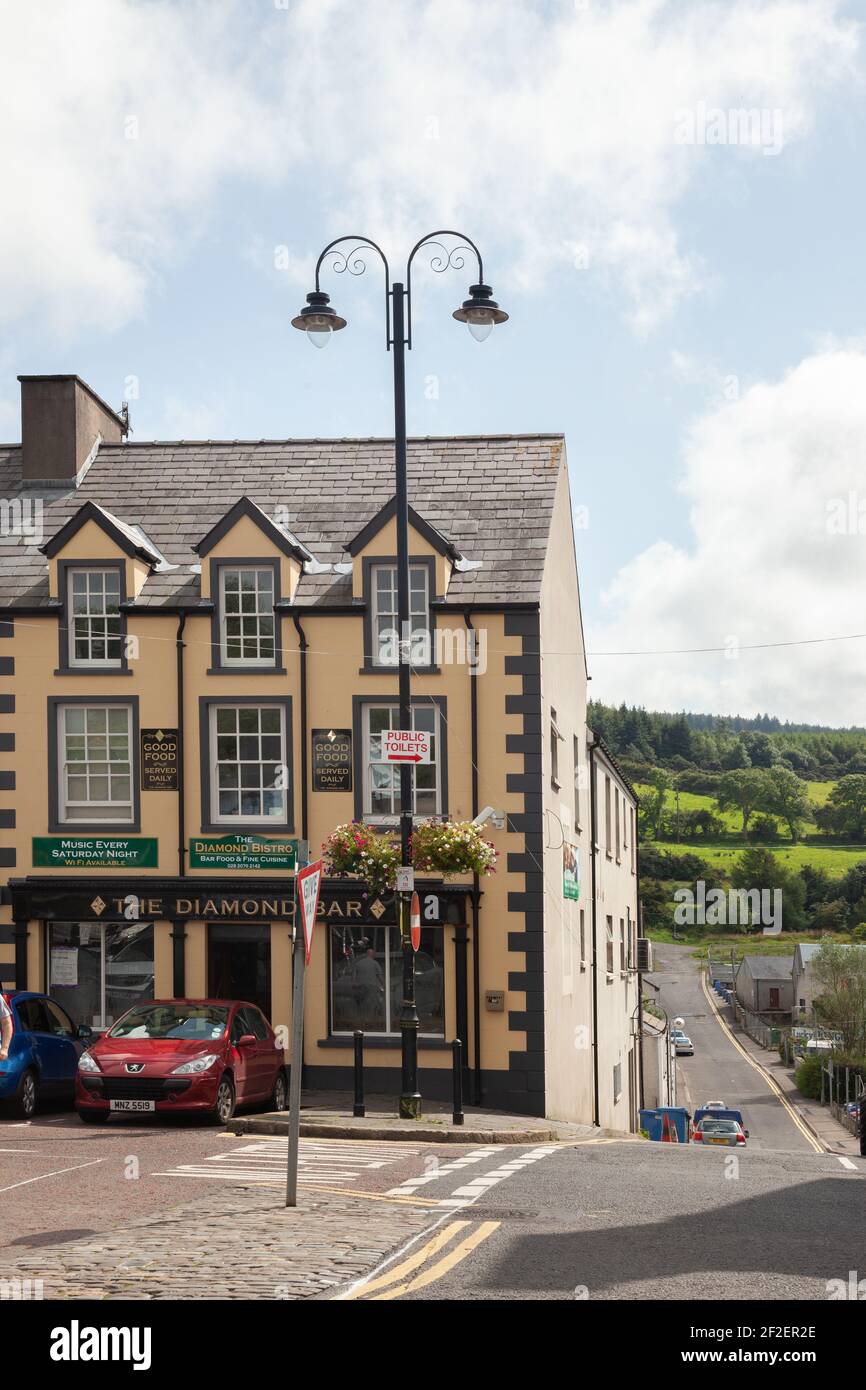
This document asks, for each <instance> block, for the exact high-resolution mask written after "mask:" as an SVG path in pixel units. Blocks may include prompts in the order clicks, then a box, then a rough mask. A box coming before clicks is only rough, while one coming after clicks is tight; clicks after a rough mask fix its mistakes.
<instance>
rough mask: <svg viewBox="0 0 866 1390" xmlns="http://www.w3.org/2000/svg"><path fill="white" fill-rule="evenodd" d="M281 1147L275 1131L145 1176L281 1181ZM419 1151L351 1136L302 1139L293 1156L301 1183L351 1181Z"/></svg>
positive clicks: (283, 1167)
mask: <svg viewBox="0 0 866 1390" xmlns="http://www.w3.org/2000/svg"><path fill="white" fill-rule="evenodd" d="M287 1147H288V1143H287V1140H286V1139H284V1138H283V1137H282V1136H281V1135H267V1136H265V1137H263V1138H260V1139H257V1140H255V1141H254V1142H252V1143H249V1144H242V1145H240V1146H239V1147H237V1148H235V1147H233V1148H232V1149H230V1150H228V1151H224V1152H223V1153H219V1154H209V1155H208V1156H207V1157H206V1158H204V1159H202V1160H201V1161H200V1162H198V1163H179V1164H178V1165H177V1166H176V1167H174V1168H171V1169H169V1170H168V1172H164V1173H153V1174H151V1176H152V1177H155V1178H200V1179H201V1178H206V1179H209V1180H213V1179H215V1180H217V1181H222V1182H238V1183H251V1184H255V1185H256V1186H264V1187H281V1186H282V1185H283V1184H284V1183H285V1181H286V1157H287ZM420 1152H421V1150H420V1149H419V1148H418V1147H417V1146H416V1145H413V1144H386V1145H376V1144H369V1143H366V1144H365V1143H363V1142H357V1141H355V1140H351V1139H347V1140H342V1139H325V1140H312V1139H302V1140H301V1143H300V1151H299V1156H298V1183H299V1185H300V1186H306V1187H310V1186H335V1187H336V1186H340V1185H345V1184H354V1183H357V1181H358V1179H359V1177H361V1175H362V1174H364V1173H370V1172H376V1171H377V1170H378V1169H380V1168H385V1167H387V1166H388V1165H389V1164H392V1163H399V1162H400V1161H401V1160H403V1159H405V1158H407V1157H415V1156H416V1155H417V1154H419V1153H420Z"/></svg>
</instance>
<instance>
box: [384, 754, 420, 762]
mask: <svg viewBox="0 0 866 1390" xmlns="http://www.w3.org/2000/svg"><path fill="white" fill-rule="evenodd" d="M388 762H389V763H420V762H421V754H420V753H389V754H388Z"/></svg>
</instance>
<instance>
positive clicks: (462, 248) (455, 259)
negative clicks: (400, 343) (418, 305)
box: [406, 228, 484, 348]
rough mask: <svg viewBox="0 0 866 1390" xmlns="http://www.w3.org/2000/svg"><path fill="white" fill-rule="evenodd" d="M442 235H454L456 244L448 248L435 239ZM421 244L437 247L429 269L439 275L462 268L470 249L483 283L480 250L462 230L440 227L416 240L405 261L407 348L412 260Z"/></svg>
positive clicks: (410, 315)
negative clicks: (437, 251) (437, 252)
mask: <svg viewBox="0 0 866 1390" xmlns="http://www.w3.org/2000/svg"><path fill="white" fill-rule="evenodd" d="M443 236H448V237H456V238H457V241H458V245H457V246H453V247H451V248H450V249H449V248H448V247H447V246H445V245H444V244H443V243H442V242H441V241H438V240H437V238H438V237H443ZM422 246H435V247H438V250H439V254H438V255H436V256H431V258H430V269H431V270H432V271H433V272H434V273H435V274H436V275H441V274H442V273H443V271H446V270H462V269H463V267H464V266H465V264H466V258H465V255H464V252H466V251H471V252H472V253H473V254H474V256H475V259H476V260H477V262H478V281H479V284H483V282H484V265H483V263H482V260H481V252H480V251H479V250H478V247H477V246H476V245H475V242H474V241H472V240H471V238H470V237H468V236H466V235H465V234H464V233H463V232H455V231H451V230H449V229H448V228H442V229H441V230H440V231H438V232H428V233H427V235H426V236H424V237H422V238H421V240H420V241H416V243H415V245H414V246H413V247H412V250H411V251H410V252H409V259H408V261H407V262H406V308H407V314H406V327H407V335H406V346H407V347H409V348H411V346H412V262H413V261H414V259H415V256H416V254H417V253H418V252H419V251H420V250H421V247H422Z"/></svg>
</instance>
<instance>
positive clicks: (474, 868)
mask: <svg viewBox="0 0 866 1390" xmlns="http://www.w3.org/2000/svg"><path fill="white" fill-rule="evenodd" d="M498 855H499V850H498V849H496V848H494V846H493V845H492V844H491V843H490V841H489V840H485V838H484V836H483V835H482V834H481V831H480V830H479V829H478V826H477V825H473V824H472V822H471V821H450V820H431V821H426V822H424V823H422V824H421V825H416V826H415V828H414V830H413V832H412V863H413V864H414V866H415V868H416V869H417V871H418V872H419V873H434V874H442V875H443V877H445V878H447V877H449V876H450V875H452V874H480V875H484V874H493V873H495V872H496V859H497V857H498Z"/></svg>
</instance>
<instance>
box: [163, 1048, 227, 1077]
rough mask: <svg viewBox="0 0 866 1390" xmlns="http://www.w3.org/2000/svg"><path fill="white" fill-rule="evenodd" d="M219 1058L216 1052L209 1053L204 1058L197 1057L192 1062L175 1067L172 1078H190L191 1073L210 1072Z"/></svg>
mask: <svg viewBox="0 0 866 1390" xmlns="http://www.w3.org/2000/svg"><path fill="white" fill-rule="evenodd" d="M218 1061H219V1057H218V1056H217V1054H216V1053H215V1052H208V1053H207V1055H206V1056H204V1057H195V1058H194V1059H193V1060H192V1061H191V1062H181V1064H180V1066H179V1067H175V1068H174V1070H173V1071H172V1073H171V1074H172V1076H189V1075H190V1074H191V1073H198V1072H202V1071H209V1070H210V1068H211V1067H212V1066H213V1065H214V1063H215V1062H218Z"/></svg>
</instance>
